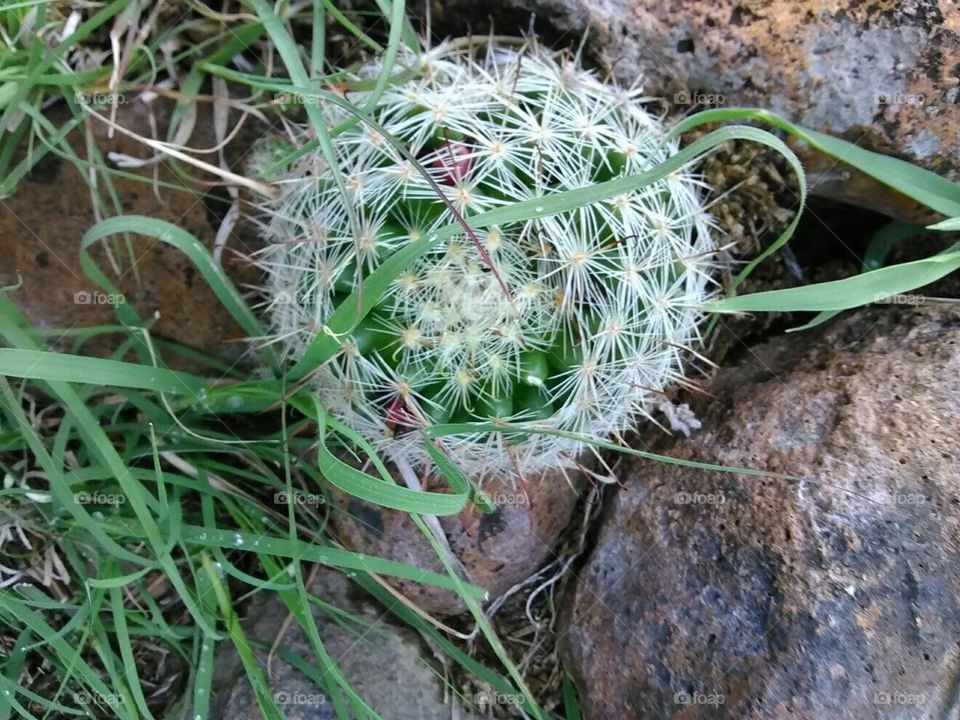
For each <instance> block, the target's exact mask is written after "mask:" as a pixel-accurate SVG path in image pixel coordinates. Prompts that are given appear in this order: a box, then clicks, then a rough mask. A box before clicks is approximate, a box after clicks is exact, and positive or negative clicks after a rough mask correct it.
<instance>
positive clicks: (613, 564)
mask: <svg viewBox="0 0 960 720" xmlns="http://www.w3.org/2000/svg"><path fill="white" fill-rule="evenodd" d="M710 389H711V392H713V393H714V394H715V395H716V396H717V398H718V399H717V400H716V401H714V402H712V403H711V404H710V405H709V406H708V407H706V408H705V409H702V414H701V418H702V419H703V424H704V430H703V431H701V432H700V433H699V434H698V435H695V436H694V437H693V438H691V439H689V440H685V441H682V442H680V443H678V444H677V445H676V446H675V447H673V448H672V449H670V450H668V452H669V454H671V455H673V456H676V457H678V458H684V459H690V460H699V461H705V462H711V463H718V464H725V465H736V466H741V467H744V466H745V467H751V468H757V469H762V470H767V471H772V472H777V473H785V474H790V475H793V476H795V477H797V478H799V480H796V481H792V480H784V479H776V478H767V477H751V476H744V475H731V474H726V473H714V472H705V471H699V470H693V469H688V468H682V467H679V466H673V465H664V464H658V463H652V462H642V463H641V462H638V463H635V464H633V465H632V466H630V467H628V469H626V470H624V471H623V472H622V473H621V479H622V480H623V481H624V486H623V488H622V489H621V490H620V491H619V492H618V494H617V495H616V496H615V498H614V499H613V501H612V503H611V505H610V507H609V508H608V513H607V516H606V522H605V524H604V525H603V527H602V530H601V532H600V535H599V538H598V542H597V545H596V547H595V549H594V551H593V553H592V555H591V556H590V558H589V559H588V561H587V562H586V565H585V567H584V568H583V569H582V572H581V574H580V580H579V582H578V583H577V585H576V587H575V589H574V591H573V592H572V593H571V595H570V597H568V602H567V605H566V607H565V610H564V618H563V626H562V631H563V632H564V633H565V635H564V636H563V637H564V639H563V641H562V653H563V656H564V658H565V663H566V665H567V667H568V669H569V670H570V671H571V672H572V674H573V677H574V678H575V682H576V684H577V685H578V688H579V691H580V698H581V702H582V704H583V705H584V706H585V710H586V717H591V718H639V719H647V718H648V719H650V720H663V719H664V718H676V719H677V720H679V719H680V718H683V719H684V720H696V719H697V718H731V719H732V718H737V719H741V718H742V719H743V720H760V718H764V719H768V718H774V719H779V718H789V719H790V720H823V719H824V718H839V717H842V718H845V719H850V720H860V719H862V720H876V719H877V718H890V719H893V718H897V719H904V720H906V719H907V718H911V719H913V720H919V719H920V718H931V719H932V718H938V719H941V718H942V719H944V720H946V719H947V718H956V717H958V714H957V713H960V699H958V691H957V687H958V681H960V644H958V641H960V592H958V589H960V458H958V454H957V452H958V451H957V448H958V447H960V311H957V310H949V311H948V310H930V309H927V310H921V309H906V308H893V307H888V308H884V309H876V308H874V309H869V310H863V311H860V312H858V313H857V314H855V315H853V316H852V317H849V318H847V319H843V320H840V321H837V322H835V323H834V324H832V325H830V326H828V329H827V330H826V331H823V332H821V334H820V335H819V336H812V335H811V334H797V335H793V336H787V337H785V338H778V339H776V340H773V341H771V342H770V343H769V344H767V345H761V346H758V347H756V348H753V349H751V353H750V355H749V358H748V360H747V361H746V362H745V363H744V364H742V365H741V366H739V367H735V368H732V369H730V370H727V371H724V372H722V373H721V374H720V375H719V376H718V377H717V379H716V382H714V383H713V384H712V386H711V388H710Z"/></svg>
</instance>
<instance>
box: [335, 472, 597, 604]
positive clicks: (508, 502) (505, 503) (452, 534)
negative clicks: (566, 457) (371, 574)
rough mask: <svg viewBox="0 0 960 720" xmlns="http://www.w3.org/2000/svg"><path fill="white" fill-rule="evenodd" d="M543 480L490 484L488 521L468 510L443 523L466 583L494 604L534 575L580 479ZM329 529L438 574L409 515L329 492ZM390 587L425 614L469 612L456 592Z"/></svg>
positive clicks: (355, 544)
mask: <svg viewBox="0 0 960 720" xmlns="http://www.w3.org/2000/svg"><path fill="white" fill-rule="evenodd" d="M566 475H567V476H568V477H569V479H567V477H565V476H564V474H563V473H561V472H559V471H555V472H549V473H545V474H543V475H540V476H536V477H531V478H528V479H527V482H526V483H525V484H522V483H518V482H515V481H514V480H512V479H491V480H489V481H487V482H485V483H484V486H483V489H484V491H485V492H486V493H487V494H488V495H489V496H490V498H491V499H492V500H493V502H494V504H495V505H496V506H497V510H496V511H495V512H493V513H490V514H484V513H481V512H480V511H479V510H477V509H476V508H473V507H470V508H468V509H467V510H464V511H463V512H462V513H460V514H459V515H456V516H448V517H444V518H440V523H441V525H442V526H443V529H444V532H445V534H446V537H447V541H448V542H449V544H450V547H451V549H452V550H453V552H454V554H455V555H456V556H457V558H458V559H459V560H460V563H461V565H462V567H463V568H464V570H465V571H466V574H467V577H468V578H469V579H470V581H471V582H473V583H475V584H477V585H480V586H482V587H484V588H486V590H487V591H488V592H489V594H490V597H491V598H495V597H498V596H499V595H501V594H503V593H504V592H506V591H507V590H509V589H510V588H511V587H512V586H513V585H515V584H517V583H518V582H520V581H522V580H524V579H526V578H527V577H528V576H530V575H531V574H533V573H534V572H535V571H536V570H537V569H538V568H539V567H540V566H541V565H542V564H543V563H544V561H545V560H546V559H547V558H548V557H549V555H550V552H551V550H553V548H554V546H555V545H556V543H557V541H558V539H559V538H560V535H561V533H562V532H563V530H564V529H565V528H566V527H567V525H568V523H569V522H570V518H571V514H572V513H573V510H574V508H575V507H576V504H577V500H578V498H579V490H580V487H581V486H582V474H581V473H580V472H578V471H572V472H571V471H568V472H567V473H566ZM333 497H334V510H333V512H332V513H331V523H332V526H333V530H334V533H335V534H336V536H337V537H338V538H339V539H340V540H341V542H343V543H344V544H345V545H346V546H347V547H349V548H350V549H351V550H354V551H355V552H362V553H366V554H368V555H376V556H377V557H385V558H388V559H391V560H396V561H398V562H403V563H409V564H411V565H414V566H416V567H419V568H423V569H426V570H434V571H437V572H443V571H444V570H443V566H442V564H441V563H440V560H439V559H438V558H437V556H436V553H435V552H434V550H433V548H432V547H431V546H430V544H429V543H428V541H427V540H426V538H424V537H423V535H422V534H421V533H420V531H419V529H418V528H417V526H416V525H414V523H413V521H412V520H411V519H410V516H409V515H407V513H401V512H396V511H394V510H388V509H385V508H381V507H378V506H375V505H371V504H369V503H366V502H364V501H362V500H358V499H357V498H355V497H352V496H347V495H345V494H344V493H340V492H337V491H334V492H333ZM391 582H392V583H393V584H394V585H395V587H397V588H398V589H399V590H400V591H401V592H403V593H404V594H405V595H407V597H409V598H410V599H411V600H413V601H414V602H415V603H416V604H417V605H419V606H420V607H421V608H423V609H425V610H427V611H428V612H432V613H437V614H441V615H456V614H459V613H462V612H464V611H465V610H466V606H465V605H464V603H463V601H462V600H461V599H460V598H459V597H458V596H456V595H455V594H454V593H452V592H450V591H447V590H443V589H440V588H436V587H433V586H428V585H421V584H417V583H413V582H409V581H406V580H402V579H396V580H393V579H391Z"/></svg>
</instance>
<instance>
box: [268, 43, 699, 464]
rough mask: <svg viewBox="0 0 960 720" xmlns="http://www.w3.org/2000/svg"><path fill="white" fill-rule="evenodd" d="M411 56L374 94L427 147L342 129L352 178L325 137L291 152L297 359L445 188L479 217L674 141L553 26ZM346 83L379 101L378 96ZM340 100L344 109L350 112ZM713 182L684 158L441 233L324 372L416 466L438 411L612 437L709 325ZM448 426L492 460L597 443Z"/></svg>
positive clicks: (285, 225)
mask: <svg viewBox="0 0 960 720" xmlns="http://www.w3.org/2000/svg"><path fill="white" fill-rule="evenodd" d="M406 62H407V63H408V64H409V65H411V66H412V67H414V68H415V69H416V72H415V73H414V75H415V77H414V78H413V79H410V80H409V81H407V82H404V83H401V84H397V85H395V86H392V87H390V88H389V89H388V90H387V91H386V92H385V94H384V95H383V96H382V98H381V99H380V102H379V103H378V104H377V107H376V109H375V111H374V113H373V114H374V116H375V118H376V120H377V121H378V123H379V124H380V125H381V126H382V127H383V128H384V129H385V130H386V131H387V132H388V133H390V135H391V136H393V137H394V138H396V139H397V140H399V141H400V142H401V143H402V144H403V145H405V146H406V147H407V148H408V149H409V151H410V152H411V153H412V154H413V155H414V156H415V157H416V158H417V164H418V165H419V166H420V167H419V168H418V167H416V166H415V165H414V164H413V163H410V162H408V161H407V160H406V159H405V158H404V157H403V155H402V154H401V153H399V152H398V151H397V149H396V148H395V146H394V145H393V144H392V143H391V142H387V140H386V138H384V137H383V136H382V135H380V134H379V133H378V132H376V131H373V130H371V129H370V128H369V127H364V126H363V125H362V124H355V125H353V126H352V127H349V128H348V129H346V130H344V131H343V132H341V133H339V134H338V135H336V137H335V138H334V145H335V152H336V155H337V163H338V166H337V169H338V171H339V173H340V175H341V177H342V182H336V181H335V178H334V174H333V172H332V171H331V168H330V167H329V166H328V165H327V163H326V162H325V161H324V160H323V156H322V155H321V154H320V152H319V151H317V152H316V153H315V154H311V155H309V156H307V157H306V158H302V159H301V160H300V161H298V164H297V165H296V166H295V167H293V168H290V169H289V171H288V172H287V174H286V177H285V179H284V181H283V183H282V193H281V196H280V198H279V200H277V201H275V202H274V203H273V204H272V205H271V206H270V207H269V208H268V218H267V220H266V222H265V235H266V239H267V240H268V241H269V244H268V247H267V249H266V250H265V252H264V253H263V256H262V259H263V263H264V266H265V267H266V268H267V275H268V295H269V297H270V298H271V307H270V317H271V321H272V332H273V334H274V338H275V339H276V340H277V341H279V342H280V343H281V344H282V347H283V348H284V349H285V351H286V353H287V354H288V355H289V356H291V357H292V358H296V357H298V356H299V355H300V354H301V353H302V352H303V351H304V350H305V348H306V347H307V346H308V345H309V343H310V342H311V341H312V340H313V338H314V336H315V335H316V334H317V333H318V332H321V331H322V328H323V327H324V324H325V321H326V319H327V318H328V317H329V316H330V315H331V314H332V312H333V310H334V309H335V308H336V306H337V305H338V304H339V303H341V302H343V301H344V300H345V299H346V297H347V296H348V295H349V293H350V292H351V291H353V290H354V289H355V288H356V287H357V286H358V283H359V282H361V281H362V280H363V278H364V277H366V276H367V275H368V274H369V273H370V272H371V271H372V270H374V269H375V268H376V267H378V265H379V264H380V263H382V262H383V261H384V260H385V259H386V258H387V257H389V256H390V255H391V254H392V253H393V252H395V251H396V250H397V249H398V248H400V247H402V246H403V245H404V244H406V243H409V242H411V241H415V240H418V239H420V238H424V237H430V236H431V233H433V232H434V231H435V230H436V229H437V228H438V227H440V226H441V225H447V224H449V223H450V222H452V221H453V217H452V214H451V212H450V211H449V209H448V207H447V205H446V204H445V203H444V202H443V201H442V200H441V198H439V197H438V189H437V188H438V187H439V191H440V192H442V193H443V194H444V195H445V197H446V200H447V201H448V202H449V203H450V204H452V205H453V207H455V208H456V209H457V210H458V211H459V213H460V214H461V215H462V216H463V217H464V218H465V219H466V221H467V222H468V223H469V221H470V217H471V216H473V215H476V214H477V213H481V212H484V211H487V210H490V209H493V208H497V207H501V206H505V205H509V204H512V203H515V202H518V201H524V200H533V201H534V203H535V202H536V200H537V199H541V198H545V197H547V196H549V195H551V194H553V193H557V192H561V191H565V190H572V189H576V188H581V187H584V186H588V185H591V184H593V183H596V182H600V181H604V180H608V179H611V178H614V177H618V176H621V175H625V174H634V173H639V172H642V171H645V170H649V169H651V168H653V167H655V166H656V165H657V164H659V163H661V162H662V161H663V160H665V159H666V158H667V157H669V155H670V154H671V153H672V152H675V151H676V147H675V145H672V144H670V143H665V142H664V141H663V139H662V135H663V132H662V128H661V126H660V124H659V122H658V120H657V119H656V118H654V117H653V116H651V115H649V114H648V113H647V112H646V111H645V110H644V109H642V107H641V106H640V104H639V102H638V101H639V99H640V98H639V93H638V92H637V91H635V90H625V89H622V88H619V87H615V86H612V85H610V84H606V83H603V82H601V81H599V80H598V79H597V78H596V77H595V76H594V75H593V74H591V73H590V72H588V71H585V70H583V69H581V68H579V67H578V66H577V65H576V64H575V63H573V62H571V61H560V60H557V59H556V58H555V56H554V55H552V54H550V53H548V52H547V51H545V50H542V49H540V48H537V47H535V46H528V47H525V48H523V49H515V48H508V47H498V46H491V47H487V48H485V49H484V50H483V51H482V52H481V51H478V50H477V49H476V48H473V49H472V50H454V49H451V48H450V47H449V46H441V47H439V48H436V49H434V50H432V51H430V52H428V53H426V54H424V55H422V56H418V57H408V58H406ZM379 70H380V68H379V66H378V65H376V64H371V65H369V66H366V67H365V68H363V69H362V70H361V71H360V72H359V74H358V78H357V79H360V80H362V79H370V78H373V77H376V75H377V74H378V72H379ZM349 99H350V100H351V101H354V102H356V103H357V104H359V105H362V104H363V102H364V100H365V95H364V93H363V92H356V93H351V94H350V96H349ZM326 112H327V113H328V114H329V120H330V127H336V126H337V125H338V124H340V123H342V122H344V121H346V120H348V116H346V115H345V114H343V113H342V111H340V110H338V109H336V108H332V107H331V108H327V110H326ZM348 125H349V123H348ZM300 139H302V140H303V142H306V141H307V136H306V132H305V131H304V135H303V137H302V138H298V140H300ZM261 154H266V155H269V153H261ZM423 170H425V171H426V172H427V173H428V174H429V176H430V178H431V179H432V181H433V182H430V181H429V180H428V179H427V178H425V177H424V175H423V172H422V171H423ZM344 186H345V193H344V191H343V189H342V188H343V187H344ZM703 195H704V192H703V188H702V187H701V183H700V182H699V181H698V179H697V178H696V177H695V176H694V175H692V174H690V173H687V172H679V173H674V174H672V175H670V176H669V177H667V178H665V179H664V180H662V181H659V182H656V183H653V184H651V185H648V186H646V187H644V188H643V189H641V190H637V191H635V192H631V193H629V194H626V195H622V196H620V197H615V198H612V199H610V200H608V201H604V202H599V203H594V204H591V205H587V206H584V207H581V208H578V209H575V210H570V211H567V212H561V213H556V214H547V213H545V212H543V209H542V208H539V209H537V210H535V211H534V212H533V214H532V216H531V217H528V218H525V219H523V220H521V221H517V222H512V223H508V224H505V225H502V226H498V227H487V228H483V229H481V230H478V231H477V232H476V238H471V237H469V236H468V235H467V234H466V233H463V234H462V235H460V236H457V237H453V238H451V239H449V240H446V241H441V242H438V243H436V244H435V245H433V247H432V249H431V250H430V251H429V252H428V253H427V254H426V255H424V256H422V257H421V258H420V259H419V260H418V261H416V262H415V263H414V264H413V265H411V266H409V267H407V268H406V269H405V270H403V271H402V272H401V273H400V274H399V275H398V276H397V277H396V278H395V280H394V282H393V283H392V285H391V286H390V288H389V290H388V291H387V292H386V293H384V295H383V296H382V297H380V298H379V300H378V303H377V306H376V308H375V309H374V310H373V311H372V312H371V313H370V314H369V315H368V316H367V317H366V318H365V320H364V321H363V323H362V324H361V325H360V327H358V328H357V329H356V331H355V332H354V333H353V334H352V335H351V336H350V337H345V338H343V339H342V344H341V351H340V353H339V354H338V355H337V356H336V357H334V358H333V359H332V360H331V361H330V362H328V363H327V364H326V365H325V366H324V367H322V368H321V369H320V371H319V372H318V373H317V375H316V380H315V385H314V387H315V391H316V392H317V393H318V395H319V397H320V398H321V399H322V401H323V403H324V405H325V406H326V407H327V408H328V410H329V411H330V412H332V413H334V414H335V415H336V416H338V417H339V418H340V419H342V420H344V421H345V422H347V423H348V424H349V425H351V426H352V427H353V428H355V429H356V430H358V431H359V432H361V433H362V434H363V435H364V436H365V437H366V438H367V439H368V440H370V441H371V442H372V443H373V445H374V446H375V447H376V448H377V450H378V451H379V452H381V453H382V454H383V455H385V456H386V457H388V458H392V459H394V460H400V461H404V462H406V463H408V464H409V465H411V466H412V467H414V468H419V469H423V468H425V467H426V466H427V465H428V459H427V456H426V454H425V452H424V450H423V437H422V434H421V433H420V432H418V430H419V429H420V428H422V427H424V426H426V425H428V424H437V423H448V422H489V421H490V420H491V419H493V420H497V421H504V422H508V423H510V424H512V425H525V426H526V427H527V428H528V429H530V430H537V429H539V430H549V431H563V432H566V433H575V434H578V435H583V436H586V437H588V438H596V439H606V438H608V437H610V436H611V435H613V434H615V433H618V432H621V431H624V430H627V429H629V428H630V426H631V425H632V424H633V423H635V422H636V421H637V419H638V418H640V417H641V416H645V415H647V414H648V413H649V412H650V411H651V409H652V408H653V407H655V406H656V404H657V402H658V395H660V394H661V393H662V391H663V389H664V388H665V387H667V386H668V385H670V384H672V383H674V382H676V381H678V380H682V379H683V366H684V362H685V360H686V359H688V358H689V351H690V350H691V349H692V348H693V345H694V344H695V343H696V342H697V341H698V339H699V338H698V326H699V323H700V321H701V319H702V311H701V310H700V309H699V307H700V305H701V303H703V302H704V301H705V300H707V299H709V295H710V293H711V288H712V285H713V280H712V278H713V277H714V276H715V269H716V265H717V261H716V259H715V255H714V249H715V247H714V243H713V240H712V238H711V232H710V231H711V221H710V218H709V216H708V214H707V213H706V211H705V209H704V207H703V200H702V197H703ZM534 206H535V207H537V206H536V205H534ZM477 240H479V246H478V244H477V242H476V241H477ZM444 447H445V449H446V450H447V451H448V452H449V453H450V454H451V455H452V457H453V458H454V459H455V460H457V461H458V462H459V463H460V464H461V465H462V467H463V468H464V469H465V470H466V471H467V472H469V473H471V474H473V475H474V476H475V477H478V478H480V479H482V478H483V477H485V476H488V475H491V474H496V473H504V472H508V473H514V472H517V471H518V470H519V471H520V472H533V471H537V470H541V469H544V468H546V467H549V466H556V465H563V464H565V463H567V462H570V461H572V459H573V458H575V457H576V455H577V454H578V452H579V451H580V450H581V449H582V443H581V441H580V440H577V439H572V438H569V437H559V436H557V435H545V434H538V433H537V432H529V433H522V434H518V433H497V432H493V433H491V432H488V431H482V432H476V433H472V434H466V435H463V436H457V437H455V438H453V437H448V438H446V439H445V440H444Z"/></svg>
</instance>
